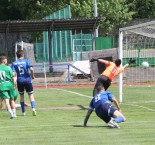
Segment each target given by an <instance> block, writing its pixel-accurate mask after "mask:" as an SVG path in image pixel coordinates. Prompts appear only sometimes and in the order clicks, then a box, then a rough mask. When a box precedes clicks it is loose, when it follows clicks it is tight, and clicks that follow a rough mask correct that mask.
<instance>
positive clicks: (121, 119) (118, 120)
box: [114, 116, 124, 123]
mask: <svg viewBox="0 0 155 145" xmlns="http://www.w3.org/2000/svg"><path fill="white" fill-rule="evenodd" d="M114 120H115V121H116V122H117V123H120V122H124V119H123V117H122V116H118V117H116V118H115V119H114Z"/></svg>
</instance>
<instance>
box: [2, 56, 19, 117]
mask: <svg viewBox="0 0 155 145" xmlns="http://www.w3.org/2000/svg"><path fill="white" fill-rule="evenodd" d="M6 64H7V57H6V56H4V55H3V56H0V97H1V99H2V100H3V99H4V101H5V105H6V108H7V110H8V112H9V114H10V118H11V119H12V118H14V117H16V109H15V102H14V99H16V97H17V91H16V90H15V87H14V80H13V79H14V75H13V72H12V69H11V67H9V66H7V65H6ZM10 104H11V105H10Z"/></svg>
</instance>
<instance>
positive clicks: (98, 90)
mask: <svg viewBox="0 0 155 145" xmlns="http://www.w3.org/2000/svg"><path fill="white" fill-rule="evenodd" d="M96 89H97V92H100V91H101V90H103V89H104V86H103V85H102V84H99V85H98V86H97V88H96Z"/></svg>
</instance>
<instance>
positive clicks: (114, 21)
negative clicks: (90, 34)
mask: <svg viewBox="0 0 155 145" xmlns="http://www.w3.org/2000/svg"><path fill="white" fill-rule="evenodd" d="M67 5H70V6H71V13H72V17H73V18H77V17H93V16H94V0H78V1H77V0H52V1H51V0H1V1H0V19H1V20H8V19H10V20H18V19H24V20H25V19H41V18H43V17H45V16H48V15H49V14H51V13H53V12H55V11H58V10H59V9H62V8H64V7H66V6H67ZM97 7H98V15H99V16H101V17H102V22H101V24H100V27H99V34H100V36H104V35H105V34H107V33H108V35H116V34H117V33H118V28H120V27H123V26H124V25H126V24H127V23H128V22H130V21H131V20H132V19H133V18H134V19H135V18H154V17H155V1H154V0H104V1H103V0H97Z"/></svg>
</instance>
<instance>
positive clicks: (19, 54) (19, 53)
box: [16, 50, 24, 58]
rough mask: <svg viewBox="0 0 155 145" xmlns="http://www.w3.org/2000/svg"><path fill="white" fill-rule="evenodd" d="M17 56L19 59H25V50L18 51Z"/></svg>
mask: <svg viewBox="0 0 155 145" xmlns="http://www.w3.org/2000/svg"><path fill="white" fill-rule="evenodd" d="M16 55H17V57H18V58H20V57H23V56H24V51H23V50H18V51H17V52H16Z"/></svg>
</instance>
